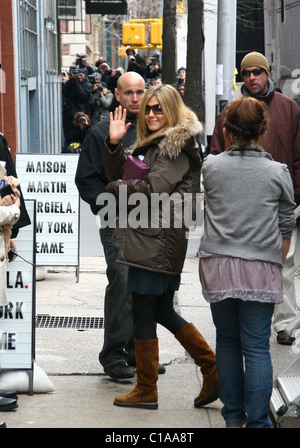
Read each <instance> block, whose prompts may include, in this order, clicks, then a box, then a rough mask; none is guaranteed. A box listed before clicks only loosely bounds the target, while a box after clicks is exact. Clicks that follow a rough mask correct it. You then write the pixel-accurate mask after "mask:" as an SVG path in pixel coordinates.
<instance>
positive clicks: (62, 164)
mask: <svg viewBox="0 0 300 448" xmlns="http://www.w3.org/2000/svg"><path fill="white" fill-rule="evenodd" d="M78 157H79V156H78V154H19V153H17V154H16V167H17V173H18V178H19V179H20V181H21V188H22V193H23V196H24V198H25V199H34V200H36V264H37V266H74V267H76V271H77V280H78V273H79V222H80V220H79V216H80V210H79V208H80V205H79V204H80V201H79V193H78V190H77V187H76V185H75V182H74V178H75V174H76V169H77V163H78Z"/></svg>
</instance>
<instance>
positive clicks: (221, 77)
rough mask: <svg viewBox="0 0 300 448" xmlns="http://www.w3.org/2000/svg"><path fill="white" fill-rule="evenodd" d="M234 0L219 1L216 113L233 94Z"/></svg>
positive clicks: (232, 97)
mask: <svg viewBox="0 0 300 448" xmlns="http://www.w3.org/2000/svg"><path fill="white" fill-rule="evenodd" d="M236 10H237V1H236V0H219V3H218V44H217V48H218V50H217V91H216V98H217V113H220V112H222V110H223V109H224V108H225V107H226V106H227V104H228V103H230V102H231V101H232V100H233V99H234V98H235V96H234V94H235V88H234V86H235V70H236V57H235V53H236V15H237V14H236Z"/></svg>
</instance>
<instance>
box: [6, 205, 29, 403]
mask: <svg viewBox="0 0 300 448" xmlns="http://www.w3.org/2000/svg"><path fill="white" fill-rule="evenodd" d="M25 206H26V209H27V212H28V215H29V218H30V221H31V224H30V225H28V226H26V227H22V228H21V229H20V230H19V233H18V236H17V238H16V239H15V240H14V241H15V244H16V247H17V254H18V256H17V257H16V259H15V260H14V261H12V262H11V263H8V266H7V279H6V280H7V281H6V286H7V295H8V305H6V306H1V307H0V371H5V370H25V371H27V372H28V375H29V394H31V395H32V393H33V362H34V357H35V298H36V290H35V236H36V229H35V208H36V203H35V201H33V200H25Z"/></svg>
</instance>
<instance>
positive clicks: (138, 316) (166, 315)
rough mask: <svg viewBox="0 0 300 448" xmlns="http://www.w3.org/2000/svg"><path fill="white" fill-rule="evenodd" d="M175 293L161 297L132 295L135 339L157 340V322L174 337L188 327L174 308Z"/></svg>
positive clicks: (168, 293) (170, 292)
mask: <svg viewBox="0 0 300 448" xmlns="http://www.w3.org/2000/svg"><path fill="white" fill-rule="evenodd" d="M173 298H174V291H167V292H166V293H164V294H162V295H161V296H157V295H154V294H153V295H143V294H138V293H135V292H133V293H132V314H133V320H134V326H135V331H134V337H135V338H136V339H141V340H147V339H155V338H156V337H157V335H156V322H157V323H159V324H161V325H162V326H163V327H165V328H167V330H169V331H170V332H171V333H173V334H174V335H175V334H176V333H177V331H178V330H180V328H182V327H183V326H184V325H187V322H186V320H184V319H183V318H182V317H181V316H179V314H177V313H176V311H175V310H174V306H173Z"/></svg>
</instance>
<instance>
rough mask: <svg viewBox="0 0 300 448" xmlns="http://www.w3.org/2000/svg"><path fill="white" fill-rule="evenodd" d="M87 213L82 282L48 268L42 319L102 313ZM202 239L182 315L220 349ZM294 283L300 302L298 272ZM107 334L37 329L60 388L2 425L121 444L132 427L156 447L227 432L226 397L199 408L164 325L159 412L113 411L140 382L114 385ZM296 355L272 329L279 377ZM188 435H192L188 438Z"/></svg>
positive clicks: (186, 282) (41, 284)
mask: <svg viewBox="0 0 300 448" xmlns="http://www.w3.org/2000/svg"><path fill="white" fill-rule="evenodd" d="M82 215H83V216H82V219H81V233H80V235H81V251H80V253H81V257H80V271H79V281H78V282H76V275H75V274H76V273H75V269H74V268H72V267H47V268H46V269H45V272H46V278H45V279H44V280H41V281H38V282H37V284H36V314H37V315H44V314H48V315H50V316H70V317H74V316H81V317H98V318H99V317H100V318H101V317H103V316H104V293H105V287H106V284H107V279H106V273H105V272H106V264H105V260H104V257H103V252H102V249H101V247H100V239H99V235H98V229H97V228H96V225H93V217H91V216H89V215H88V212H87V209H84V211H82ZM200 235H201V228H198V227H196V228H193V229H192V230H191V233H190V239H189V246H188V253H187V258H186V261H185V265H184V270H183V273H182V278H181V287H180V290H179V291H178V293H177V294H176V301H175V302H176V308H177V311H178V312H179V313H180V314H181V315H182V316H183V317H184V318H185V319H186V320H187V321H190V322H193V323H194V324H195V325H196V327H197V328H198V329H199V331H200V332H201V333H202V334H203V336H204V337H205V338H206V340H207V342H208V343H209V344H210V346H211V347H212V348H213V349H215V328H214V325H213V322H212V318H211V313H210V308H209V305H208V304H207V303H206V301H205V300H204V298H203V296H202V293H201V286H200V282H199V277H198V259H197V256H196V253H197V248H198V245H199V240H200ZM92 249H93V250H99V253H94V252H92ZM295 284H296V290H297V300H298V305H299V304H300V275H299V274H298V267H297V269H296V272H295ZM103 334H104V330H103V329H102V328H100V329H85V330H80V331H79V330H77V329H72V328H70V327H67V328H58V327H57V328H36V344H35V353H36V356H35V362H36V364H37V365H38V366H39V367H40V368H41V369H43V371H44V372H45V373H46V374H47V376H48V379H49V380H50V381H51V383H52V384H53V386H54V388H55V390H54V392H51V393H44V394H40V393H34V394H33V395H32V396H29V395H27V394H19V399H18V404H19V407H18V409H17V410H16V411H12V412H5V413H1V414H0V420H5V422H6V424H7V427H8V428H11V429H14V428H32V429H33V428H35V429H36V428H102V432H103V431H104V433H103V434H104V435H103V437H107V439H105V441H113V440H111V439H110V438H112V437H114V438H115V440H114V441H115V442H118V441H121V440H116V438H117V437H118V435H119V434H122V431H125V430H126V432H127V433H128V434H130V429H132V431H133V430H138V429H139V430H142V429H147V428H148V430H149V434H153V435H152V440H150V441H151V442H161V441H162V440H161V439H160V438H161V437H162V436H161V435H159V434H162V432H163V431H166V430H172V431H177V432H178V431H180V437H181V438H182V440H181V442H184V440H183V439H184V437H186V442H189V441H193V440H189V438H193V437H194V436H195V434H197V432H198V431H199V430H200V429H208V428H212V429H221V428H224V421H223V418H222V416H221V413H220V410H221V407H222V404H221V402H220V400H217V401H216V402H215V403H212V404H211V405H208V406H206V407H205V408H201V409H196V408H194V406H193V400H194V397H195V396H197V395H198V393H199V390H200V387H201V373H200V369H199V368H198V367H196V366H195V364H194V363H193V361H192V360H191V359H190V358H189V356H188V354H187V353H186V352H185V350H184V349H183V348H182V347H181V345H180V344H179V342H178V341H177V340H176V339H175V338H174V337H173V335H171V334H170V333H169V332H168V331H167V330H165V329H164V328H162V327H160V326H159V328H158V338H159V356H160V362H161V363H162V364H164V365H165V367H166V373H165V374H163V375H159V380H158V396H159V407H158V410H155V411H149V410H143V409H126V408H120V407H116V406H114V405H113V399H114V397H115V396H116V395H118V394H120V393H127V392H129V391H130V390H131V388H132V387H133V385H134V384H135V378H134V379H132V380H127V381H125V380H123V381H117V382H116V381H113V380H111V379H110V378H109V377H108V376H107V375H105V374H104V372H103V369H102V366H101V365H100V364H99V361H98V354H99V351H100V350H101V347H102V344H103ZM298 334H299V333H298ZM299 338H300V335H299ZM296 342H297V341H296ZM298 346H299V340H298ZM296 352H297V344H294V345H293V346H282V345H278V344H277V342H276V334H275V333H274V332H273V331H272V335H271V354H272V359H273V368H274V375H276V373H278V372H279V370H280V369H282V368H283V367H284V366H285V365H286V364H287V362H288V361H289V360H290V359H292V357H294V356H295V354H296ZM190 433H192V434H193V435H188V434H190ZM120 437H121V436H120ZM177 437H179V436H178V435H177ZM155 438H156V440H154V439H155ZM194 440H195V439H194ZM123 441H124V440H123ZM129 441H130V440H129ZM144 441H145V440H144ZM167 441H170V440H167ZM177 441H178V440H177ZM179 441H180V440H179ZM148 442H149V439H148ZM132 444H134V443H132Z"/></svg>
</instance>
